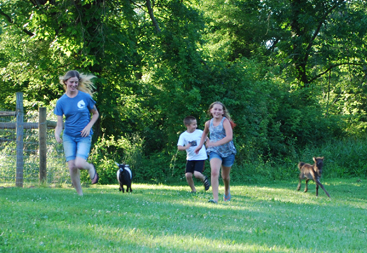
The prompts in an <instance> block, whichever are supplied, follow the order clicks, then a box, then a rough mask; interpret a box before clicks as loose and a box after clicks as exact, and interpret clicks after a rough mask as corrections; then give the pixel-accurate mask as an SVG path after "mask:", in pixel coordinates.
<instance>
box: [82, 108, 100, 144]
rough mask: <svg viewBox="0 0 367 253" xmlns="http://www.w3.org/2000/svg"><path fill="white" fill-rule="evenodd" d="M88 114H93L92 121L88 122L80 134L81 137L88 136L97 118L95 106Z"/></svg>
mask: <svg viewBox="0 0 367 253" xmlns="http://www.w3.org/2000/svg"><path fill="white" fill-rule="evenodd" d="M90 112H91V113H92V114H93V115H92V119H91V120H90V121H89V123H88V125H87V126H86V127H84V129H83V130H82V132H81V135H82V137H87V136H89V134H90V129H91V128H92V126H93V125H94V123H96V121H97V119H98V117H99V113H98V111H97V108H96V106H94V107H93V109H92V110H90Z"/></svg>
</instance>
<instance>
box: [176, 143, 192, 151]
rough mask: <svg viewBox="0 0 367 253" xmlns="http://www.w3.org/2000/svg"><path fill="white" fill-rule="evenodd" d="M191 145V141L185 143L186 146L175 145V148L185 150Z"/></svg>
mask: <svg viewBox="0 0 367 253" xmlns="http://www.w3.org/2000/svg"><path fill="white" fill-rule="evenodd" d="M190 147H191V143H189V144H187V145H186V146H181V145H177V149H178V150H180V151H183V150H187V149H189V148H190Z"/></svg>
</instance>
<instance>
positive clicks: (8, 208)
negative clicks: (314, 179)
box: [0, 179, 367, 252]
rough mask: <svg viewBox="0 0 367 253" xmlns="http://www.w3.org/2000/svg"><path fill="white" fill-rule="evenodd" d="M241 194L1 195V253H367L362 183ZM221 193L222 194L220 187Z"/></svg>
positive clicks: (140, 188) (110, 190) (149, 189)
mask: <svg viewBox="0 0 367 253" xmlns="http://www.w3.org/2000/svg"><path fill="white" fill-rule="evenodd" d="M323 183H324V185H325V188H326V189H327V190H328V192H329V193H330V195H331V197H332V198H331V199H329V198H328V197H327V196H326V195H325V193H324V192H323V191H319V197H318V198H317V197H316V196H315V188H314V186H315V185H314V184H313V183H311V184H310V187H309V192H308V193H303V192H302V191H301V192H297V191H296V190H295V189H296V186H297V182H296V181H295V180H294V181H293V182H275V183H273V184H266V185H243V186H240V185H235V186H232V188H231V192H232V196H233V198H232V199H233V200H232V201H231V202H230V203H224V202H223V201H220V202H219V204H217V205H215V204H211V203H208V202H207V201H208V199H209V198H210V197H211V192H210V191H208V192H204V191H203V190H202V189H201V191H199V192H198V193H197V194H191V193H189V188H188V186H167V185H149V184H134V185H133V193H132V194H126V193H125V194H122V193H120V192H119V191H118V186H117V185H106V186H90V187H85V188H83V190H84V194H85V195H84V197H79V196H78V195H77V194H76V193H75V190H74V189H72V188H67V187H64V188H47V187H36V188H23V189H19V188H6V187H4V188H1V189H0V252H128V251H131V252H365V250H366V241H367V235H366V233H367V231H366V228H367V224H366V217H367V201H366V200H367V187H366V182H364V181H363V180H362V181H360V180H357V179H350V180H340V179H338V180H328V182H323ZM220 192H221V193H223V187H220Z"/></svg>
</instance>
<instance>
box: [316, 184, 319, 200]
mask: <svg viewBox="0 0 367 253" xmlns="http://www.w3.org/2000/svg"><path fill="white" fill-rule="evenodd" d="M315 183H316V197H317V196H319V184H318V183H317V182H316V181H315Z"/></svg>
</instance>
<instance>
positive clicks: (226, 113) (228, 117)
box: [208, 101, 236, 128]
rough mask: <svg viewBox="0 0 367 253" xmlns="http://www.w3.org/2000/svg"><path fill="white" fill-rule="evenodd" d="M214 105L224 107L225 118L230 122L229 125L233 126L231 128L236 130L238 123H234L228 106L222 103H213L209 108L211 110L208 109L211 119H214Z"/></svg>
mask: <svg viewBox="0 0 367 253" xmlns="http://www.w3.org/2000/svg"><path fill="white" fill-rule="evenodd" d="M214 105H221V106H222V107H223V116H224V117H226V118H227V119H228V120H229V123H230V124H231V127H232V128H234V127H235V126H236V123H234V121H233V120H232V118H231V115H230V114H229V112H228V110H227V108H226V106H225V105H224V104H223V103H222V102H219V101H215V102H213V103H211V105H210V106H209V109H208V114H209V115H210V116H211V117H213V115H212V114H211V112H210V110H211V109H212V108H213V107H214Z"/></svg>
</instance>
